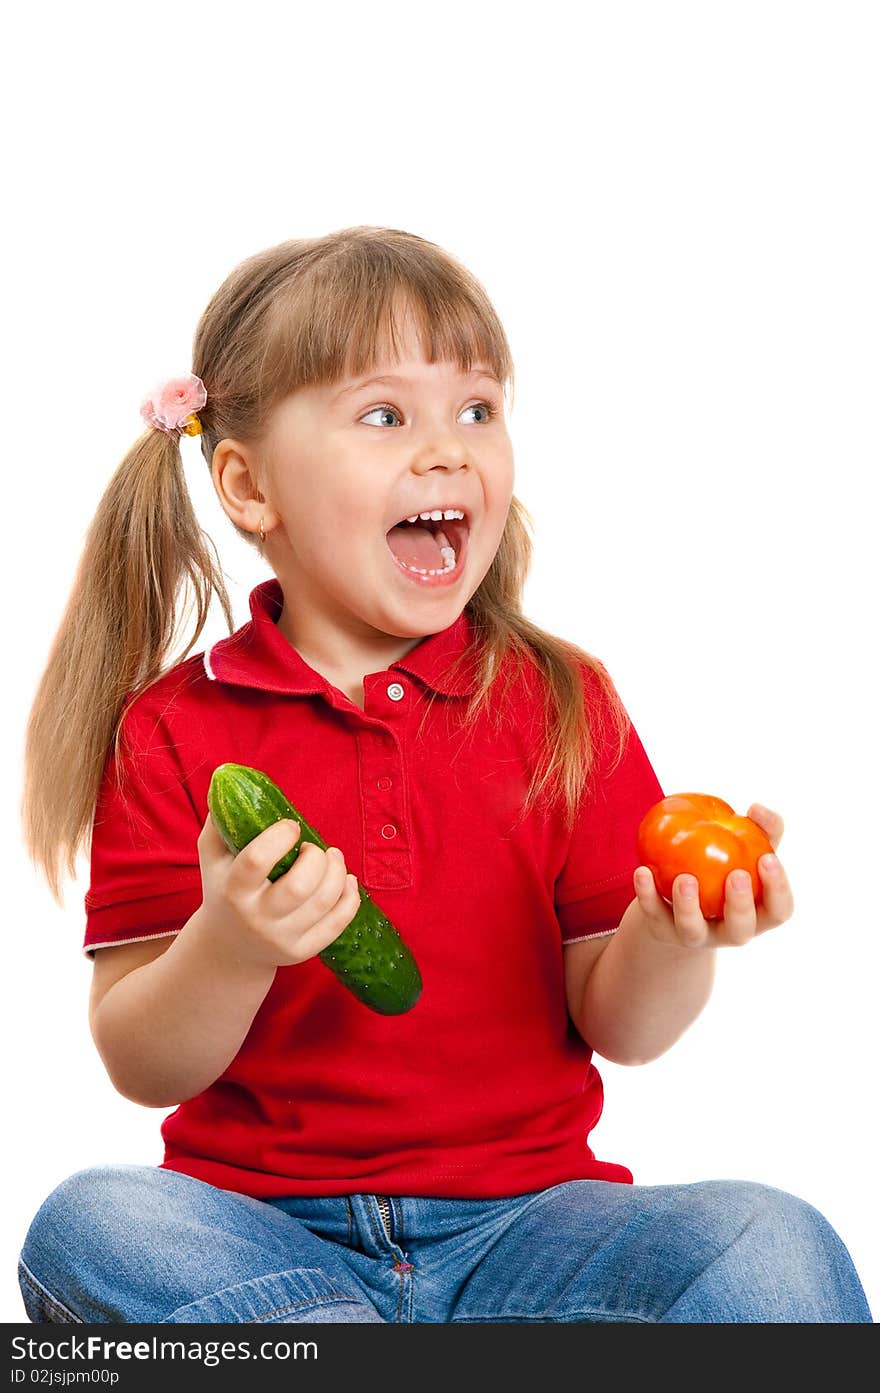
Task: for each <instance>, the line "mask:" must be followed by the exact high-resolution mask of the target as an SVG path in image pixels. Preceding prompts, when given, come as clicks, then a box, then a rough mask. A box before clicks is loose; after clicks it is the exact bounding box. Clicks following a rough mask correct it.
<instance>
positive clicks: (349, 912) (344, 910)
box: [299, 872, 361, 957]
mask: <svg viewBox="0 0 880 1393" xmlns="http://www.w3.org/2000/svg"><path fill="white" fill-rule="evenodd" d="M360 904H361V896H360V889H359V888H358V882H357V876H355V875H349V874H348V872H346V875H345V879H344V880H343V882H342V889H341V891H340V893H339V895H338V897H337V899H336V902H335V903H334V904H333V905H332V907H331V908H330V909H329V910H328V911H327V913H326V914H324V915H322V917H321V918H320V919H319V920H318V921H317V923H316V924H313V925H312V926H311V928H309V929H307V930H306V932H305V933H304V934H302V935H301V937H300V939H299V948H300V951H301V952H302V953H304V954H305V955H306V956H308V957H313V956H314V955H315V954H316V953H320V952H322V951H323V950H324V949H325V948H328V947H329V946H330V944H331V943H333V942H334V941H335V940H336V939H337V938H338V937H339V935H340V934H341V933H343V932H344V930H345V929H347V928H348V926H349V924H350V923H351V921H352V919H353V918H354V916H355V915H356V914H357V912H358V910H359V909H360Z"/></svg>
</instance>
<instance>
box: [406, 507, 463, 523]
mask: <svg viewBox="0 0 880 1393" xmlns="http://www.w3.org/2000/svg"><path fill="white" fill-rule="evenodd" d="M444 518H446V519H451V518H458V519H459V520H460V521H462V522H463V521H464V513H463V512H462V511H461V509H460V508H447V509H446V510H445V511H444V510H443V509H442V508H436V509H435V510H434V512H433V513H413V515H412V517H410V518H407V522H418V521H419V520H420V519H424V521H425V522H441V521H442V520H443V519H444Z"/></svg>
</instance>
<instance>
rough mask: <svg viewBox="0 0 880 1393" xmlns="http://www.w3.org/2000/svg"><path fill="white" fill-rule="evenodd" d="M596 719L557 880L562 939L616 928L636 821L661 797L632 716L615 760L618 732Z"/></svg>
mask: <svg viewBox="0 0 880 1393" xmlns="http://www.w3.org/2000/svg"><path fill="white" fill-rule="evenodd" d="M596 688H597V682H596V679H595V678H593V679H592V680H591V681H590V680H589V679H588V690H589V689H592V691H593V692H595V690H596ZM605 705H606V708H607V701H606V703H605ZM594 709H596V708H595V707H594ZM627 714H628V713H627ZM598 725H599V726H600V734H599V736H598V737H597V745H598V754H597V755H596V762H595V765H594V767H593V769H592V770H591V773H590V777H589V779H588V781H587V785H586V788H585V791H584V794H583V796H582V802H581V806H580V808H579V809H578V813H577V817H576V820H575V823H574V828H573V830H572V835H571V841H570V844H569V848H568V854H567V856H566V860H565V865H564V866H563V868H562V871H561V872H560V874H559V876H558V877H557V880H556V886H555V904H556V912H557V916H558V918H559V923H560V927H561V929H562V941H563V943H577V942H579V941H580V940H581V939H585V938H594V937H599V936H600V935H604V934H608V933H612V932H613V931H614V930H615V929H616V928H617V926H618V924H619V923H620V920H621V918H622V916H623V913H624V910H625V909H626V908H627V906H628V905H629V903H630V902H631V900H632V899H633V895H634V891H633V883H632V878H633V872H634V871H635V868H636V866H637V865H638V864H639V854H638V847H637V842H636V834H637V832H638V828H639V823H640V822H641V820H642V818H643V817H644V815H645V813H646V812H647V811H648V809H649V808H650V807H652V806H653V804H654V803H656V802H658V801H659V800H660V799H661V798H663V797H665V794H664V792H663V789H662V787H661V785H660V781H659V779H658V778H657V775H656V774H655V772H654V769H653V768H652V766H651V763H650V760H649V759H648V756H647V754H646V753H645V749H644V747H643V745H642V742H641V740H640V738H639V735H638V732H637V731H636V729H635V727H634V725H633V724H632V721H631V720H630V721H629V729H628V732H627V736H626V743H625V746H624V751H623V754H622V756H621V758H620V760H619V762H618V761H617V749H618V747H617V743H616V737H613V738H612V736H611V735H609V734H608V729H607V721H604V720H601V721H600V722H599V723H598Z"/></svg>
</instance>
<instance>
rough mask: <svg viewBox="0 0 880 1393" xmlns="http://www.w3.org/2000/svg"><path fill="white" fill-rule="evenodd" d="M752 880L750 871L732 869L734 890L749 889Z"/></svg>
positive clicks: (731, 880)
mask: <svg viewBox="0 0 880 1393" xmlns="http://www.w3.org/2000/svg"><path fill="white" fill-rule="evenodd" d="M750 881H751V877H750V875H749V873H748V871H732V872H731V876H730V883H731V885H732V886H733V888H734V890H747V889H748V887H749V884H750Z"/></svg>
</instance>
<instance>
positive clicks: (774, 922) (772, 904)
mask: <svg viewBox="0 0 880 1393" xmlns="http://www.w3.org/2000/svg"><path fill="white" fill-rule="evenodd" d="M758 875H759V877H760V879H761V904H760V905H759V906H758V924H757V930H756V932H757V933H763V932H764V930H765V929H775V928H776V927H777V926H778V925H779V924H784V923H785V921H786V919H790V918H791V916H792V915H793V914H794V894H793V893H792V888H791V885H790V883H789V879H788V876H787V875H786V873H785V868H784V866H783V865H782V862H781V861H780V860H779V858H778V857H777V856H769V855H767V856H761V857H759V858H758Z"/></svg>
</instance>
